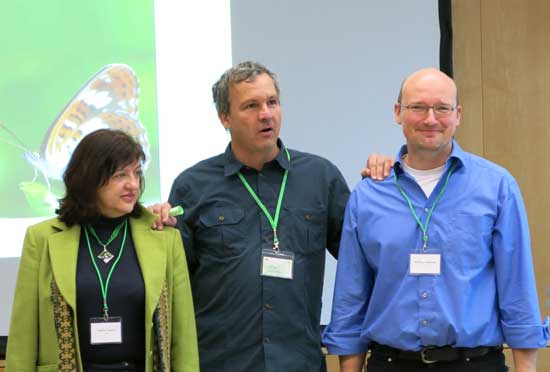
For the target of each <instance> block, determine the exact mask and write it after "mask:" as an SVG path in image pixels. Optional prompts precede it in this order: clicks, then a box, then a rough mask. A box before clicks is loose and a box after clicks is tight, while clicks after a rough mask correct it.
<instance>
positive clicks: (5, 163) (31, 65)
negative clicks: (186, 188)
mask: <svg viewBox="0 0 550 372" xmlns="http://www.w3.org/2000/svg"><path fill="white" fill-rule="evenodd" d="M0 24H2V29H3V30H4V31H3V32H2V33H1V34H0V46H1V47H0V48H1V55H0V66H1V67H2V69H1V71H0V123H3V124H4V127H0V195H1V200H2V202H1V203H0V217H39V216H48V215H53V204H52V199H55V198H56V197H57V198H58V197H61V196H62V195H63V192H64V191H63V184H62V182H61V181H60V180H58V179H55V177H54V176H53V175H52V174H50V173H48V172H46V171H44V169H48V167H50V168H55V167H54V166H53V160H49V161H48V157H46V159H44V155H45V154H44V152H43V151H41V146H42V144H43V142H47V143H48V142H49V143H50V144H52V143H55V141H56V140H59V139H58V138H57V137H58V136H60V132H59V131H52V132H50V131H49V129H50V127H51V126H52V125H54V123H55V122H56V119H58V118H59V116H60V114H61V113H62V112H63V110H64V109H65V108H66V107H67V106H69V108H71V107H72V109H73V110H77V109H78V108H79V107H80V106H79V105H82V102H80V101H82V97H86V99H88V100H90V99H91V100H92V101H93V100H95V101H97V100H98V99H99V100H101V99H105V97H108V98H115V99H116V97H117V91H116V90H117V89H119V88H117V84H115V83H105V81H106V80H103V81H97V82H96V83H98V84H99V86H100V88H99V90H98V89H95V90H94V89H92V88H90V87H88V89H87V91H86V92H84V93H86V94H84V95H80V96H77V94H78V93H79V92H80V91H81V89H82V88H83V87H84V86H85V84H86V83H87V82H88V81H89V80H90V79H91V78H92V76H94V75H95V74H96V73H97V72H98V71H100V70H101V69H103V68H104V67H105V66H107V65H110V64H113V63H117V64H119V63H120V64H125V65H128V66H130V67H131V69H128V70H127V71H130V72H131V71H132V70H133V72H134V73H135V75H136V76H137V79H138V81H139V87H137V86H136V87H135V90H134V93H132V95H133V96H135V97H132V98H136V99H137V100H136V99H133V100H132V103H131V105H132V106H133V108H131V109H128V110H127V111H130V112H123V113H115V114H114V115H115V116H116V117H117V118H118V119H117V120H119V121H121V120H122V121H123V122H124V123H125V125H126V126H127V127H135V128H134V129H136V130H138V129H139V128H140V125H139V122H141V123H142V124H143V127H144V128H145V130H146V138H147V140H146V142H147V143H148V145H149V153H150V156H151V159H152V160H151V162H150V163H149V165H148V168H147V170H146V173H145V177H146V190H145V194H144V195H143V197H142V199H141V200H142V202H144V203H146V204H147V202H148V201H157V200H159V197H160V185H159V164H158V130H157V104H156V82H155V38H154V14H153V0H134V1H129V0H124V1H123V0H116V1H113V0H94V1H87V2H80V1H69V0H51V1H45V2H40V1H3V2H1V3H0ZM132 76H133V75H132V74H130V73H129V72H128V73H126V75H125V79H126V80H124V79H123V81H122V82H123V83H124V84H123V85H124V86H126V85H125V82H128V81H130V80H131V79H130V78H131V77H132ZM108 77H109V76H108ZM130 82H131V81H130ZM100 83H103V84H100ZM98 84H96V85H98ZM119 85H120V84H119ZM119 85H118V86H119ZM109 89H113V91H110V90H109ZM90 92H92V93H93V94H92V93H90ZM98 92H99V93H98ZM119 93H120V92H119ZM90 94H91V95H92V96H93V97H92V98H90ZM94 94H95V96H94ZM77 101H78V102H77ZM124 103H127V102H124ZM88 106H89V105H88ZM89 107H91V106H89ZM81 111H82V110H80V111H79V112H80V113H81ZM103 111H104V112H102V113H101V115H103V116H102V117H107V116H108V115H110V116H109V117H112V116H113V115H111V114H112V113H110V111H114V108H113V107H110V106H109V105H107V106H105V107H104V109H103ZM123 111H124V110H123ZM96 114H97V112H96ZM106 115H107V116H106ZM81 119H82V120H80V121H76V122H75V123H74V131H75V132H74V135H75V136H76V134H77V130H78V129H81V128H80V126H81V125H82V126H83V127H82V128H84V127H87V128H88V129H89V128H90V126H92V127H93V125H91V124H90V122H87V120H88V119H90V117H87V116H86V114H82V115H81ZM107 122H109V121H108V120H107ZM62 133H63V135H72V134H71V132H70V130H69V131H68V130H67V129H64V130H63V131H62ZM142 138H145V136H142ZM143 141H145V140H144V139H143ZM24 149H26V150H30V151H35V152H37V153H38V154H40V157H41V158H42V159H43V160H42V161H41V162H36V163H34V164H33V162H32V161H30V160H29V158H30V156H29V154H27V155H26V156H25V152H26V151H25V150H24ZM63 151H64V150H63ZM63 151H61V150H56V149H53V150H50V153H49V155H50V157H53V158H54V160H56V161H57V162H58V163H59V159H60V158H61V159H62V158H63ZM39 164H42V166H38V165H39ZM54 201H55V200H54Z"/></svg>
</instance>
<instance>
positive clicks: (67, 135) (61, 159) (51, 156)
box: [0, 64, 150, 214]
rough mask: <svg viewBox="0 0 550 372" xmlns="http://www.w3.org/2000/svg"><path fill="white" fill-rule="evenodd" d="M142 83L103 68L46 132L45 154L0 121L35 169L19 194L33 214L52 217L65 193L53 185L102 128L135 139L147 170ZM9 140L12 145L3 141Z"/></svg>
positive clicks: (124, 70) (120, 68)
mask: <svg viewBox="0 0 550 372" xmlns="http://www.w3.org/2000/svg"><path fill="white" fill-rule="evenodd" d="M138 100H139V80H138V77H137V76H136V74H135V72H134V70H133V69H132V68H131V67H130V66H128V65H125V64H111V65H107V66H105V67H103V68H102V69H101V70H99V71H98V72H97V73H96V74H95V75H93V76H92V77H91V78H90V79H89V81H88V82H87V83H86V84H84V86H83V87H82V88H81V89H80V90H79V91H78V92H77V93H76V95H75V96H74V97H73V99H71V100H70V101H69V103H68V104H67V106H66V107H65V108H64V109H63V110H62V111H61V113H60V114H59V116H58V117H57V118H56V119H55V120H54V122H53V124H52V125H51V126H50V128H49V129H48V130H47V132H46V133H45V134H44V139H43V141H42V146H41V147H40V151H39V152H36V151H31V150H29V149H28V148H27V146H25V145H24V143H23V142H22V141H21V140H20V139H19V138H18V137H17V135H16V134H15V132H14V131H13V130H11V129H10V128H8V127H7V126H6V125H5V124H3V123H2V122H0V126H1V127H2V129H3V130H4V131H5V132H6V133H8V134H9V136H10V138H11V139H12V140H14V141H15V143H13V142H10V144H11V145H14V146H16V147H18V148H19V149H21V150H23V157H24V159H25V160H26V162H27V163H28V164H29V165H30V166H32V167H33V169H34V177H33V178H32V179H31V180H29V181H25V182H20V183H19V188H20V190H21V191H22V192H23V193H24V195H25V199H26V200H27V202H28V203H29V205H30V207H31V208H32V210H33V211H35V212H37V213H38V214H51V213H52V212H53V210H54V209H55V208H57V206H58V201H57V199H58V198H59V197H60V196H61V195H57V194H60V193H59V192H58V191H56V190H53V188H52V181H54V182H56V181H57V182H58V181H61V180H62V177H63V172H64V171H65V168H66V166H67V163H68V161H69V159H70V157H71V154H72V153H73V151H74V149H75V147H76V146H77V145H78V143H79V142H80V140H81V139H82V138H83V137H84V136H85V135H87V134H88V133H91V132H93V131H96V130H98V129H104V128H106V129H109V128H110V129H119V130H122V131H124V132H126V133H128V134H130V135H131V136H132V137H134V138H135V139H136V140H137V141H138V142H139V143H140V144H141V146H142V147H143V150H144V152H145V155H146V160H145V163H144V164H143V169H144V170H146V169H147V165H148V164H149V162H150V145H149V141H148V138H147V132H146V129H145V127H144V126H143V124H142V123H141V122H140V120H139V111H138ZM4 142H7V141H6V140H4Z"/></svg>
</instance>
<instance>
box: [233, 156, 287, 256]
mask: <svg viewBox="0 0 550 372" xmlns="http://www.w3.org/2000/svg"><path fill="white" fill-rule="evenodd" d="M285 151H286V157H287V158H288V161H290V154H289V153H288V150H287V149H286V148H285ZM238 176H239V178H240V180H241V182H242V183H243V185H244V187H245V188H246V189H247V190H248V193H249V194H250V195H251V196H252V198H253V199H254V200H255V201H256V204H258V207H260V209H261V210H262V212H264V214H265V216H266V217H267V220H268V221H269V224H270V225H271V228H272V229H273V250H274V251H275V252H277V253H278V252H279V238H277V225H278V224H279V214H280V213H281V205H282V204H283V196H284V194H285V187H286V179H287V178H288V169H285V173H284V175H283V182H282V183H281V189H280V190H279V198H278V200H277V208H276V209H275V218H273V217H271V214H270V213H269V211H268V210H267V208H266V207H265V205H264V203H262V201H261V200H260V198H259V197H258V195H256V193H255V192H254V190H253V189H252V187H250V185H249V184H248V182H247V181H246V179H245V178H244V176H243V175H242V173H241V172H239V173H238Z"/></svg>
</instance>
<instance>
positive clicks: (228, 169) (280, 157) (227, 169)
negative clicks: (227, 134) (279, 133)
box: [224, 139, 290, 177]
mask: <svg viewBox="0 0 550 372" xmlns="http://www.w3.org/2000/svg"><path fill="white" fill-rule="evenodd" d="M277 146H278V147H279V153H278V154H277V156H276V157H275V159H274V160H273V161H274V162H277V163H278V164H279V166H280V167H281V168H283V169H285V170H288V169H290V160H289V159H288V157H287V155H286V149H285V145H284V144H283V141H281V140H280V139H277ZM243 167H246V165H244V164H243V163H241V162H240V161H239V160H238V159H237V158H236V157H235V154H233V151H231V142H230V143H229V144H228V145H227V147H226V148H225V153H224V175H225V176H226V177H228V176H231V175H234V174H235V173H237V172H239V171H240V170H241V168H243Z"/></svg>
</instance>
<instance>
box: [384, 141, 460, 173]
mask: <svg viewBox="0 0 550 372" xmlns="http://www.w3.org/2000/svg"><path fill="white" fill-rule="evenodd" d="M407 152H408V150H407V145H403V146H401V149H399V152H398V153H397V157H396V158H395V159H396V160H395V163H394V164H393V169H395V171H396V172H398V173H397V174H401V173H403V165H402V163H403V155H405V154H406V153H407ZM453 160H454V161H455V162H456V165H455V168H454V169H455V170H456V169H458V168H460V167H463V166H465V164H466V162H465V160H466V152H464V150H462V148H461V147H460V146H459V145H458V143H457V142H456V140H454V139H453V149H452V150H451V155H449V158H448V159H447V161H446V167H445V171H446V170H447V169H449V167H450V166H451V164H452V163H453Z"/></svg>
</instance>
